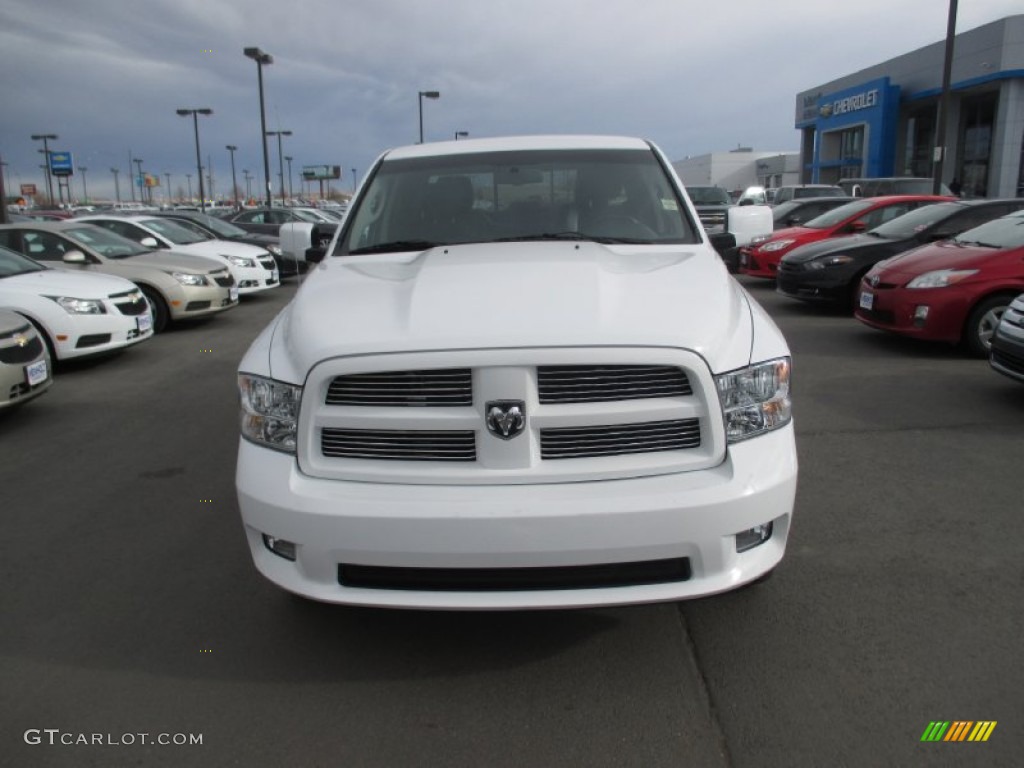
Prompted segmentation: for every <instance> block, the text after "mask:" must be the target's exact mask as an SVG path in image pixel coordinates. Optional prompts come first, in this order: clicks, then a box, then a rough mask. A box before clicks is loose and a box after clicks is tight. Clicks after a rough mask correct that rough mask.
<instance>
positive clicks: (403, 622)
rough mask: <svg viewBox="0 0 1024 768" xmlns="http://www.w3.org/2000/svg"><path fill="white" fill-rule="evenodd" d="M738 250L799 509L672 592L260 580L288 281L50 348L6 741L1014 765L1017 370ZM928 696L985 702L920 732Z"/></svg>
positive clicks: (15, 481)
mask: <svg viewBox="0 0 1024 768" xmlns="http://www.w3.org/2000/svg"><path fill="white" fill-rule="evenodd" d="M742 280H743V281H744V284H745V285H747V286H748V287H749V289H750V291H751V293H752V294H753V295H754V296H755V297H756V298H757V299H758V300H759V301H761V302H762V303H763V304H764V305H765V306H766V308H768V310H769V312H770V313H771V314H772V315H773V317H774V318H775V319H776V322H778V323H779V325H780V326H781V327H782V329H783V331H784V332H785V333H786V335H787V338H788V340H789V343H790V345H791V347H792V350H793V354H794V375H795V385H794V401H795V406H794V411H795V419H796V428H797V434H798V449H799V453H800V461H801V468H800V471H801V475H800V486H799V491H798V497H797V509H796V513H795V515H796V516H795V520H794V530H793V534H792V538H791V540H790V549H789V551H788V554H787V557H786V559H785V560H784V561H783V563H782V565H781V566H780V568H779V569H778V571H777V573H776V574H775V575H774V577H773V578H772V579H770V580H769V581H767V582H766V583H764V584H762V585H759V586H757V587H753V588H749V589H745V590H740V591H738V592H734V593H730V594H727V595H721V596H718V597H714V598H708V599H703V600H698V601H693V602H689V603H684V604H681V605H680V604H665V605H654V606H642V607H635V608H613V609H605V610H583V611H574V612H548V613H544V612H520V613H484V614H463V613H438V612H435V613H427V612H393V611H380V610H367V609H346V608H339V607H335V606H326V605H319V604H314V603H309V602H305V601H302V600H299V599H296V598H292V597H290V596H288V595H286V594H283V593H281V592H280V591H278V590H277V589H276V588H275V587H273V586H271V585H269V584H268V583H266V582H264V581H263V580H262V578H261V577H260V576H258V574H257V573H256V571H255V569H254V568H253V567H252V564H251V562H250V558H249V553H248V550H247V548H246V544H245V541H244V538H243V535H242V529H241V524H240V522H239V519H238V510H237V506H236V503H235V499H234V462H235V453H236V447H237V440H238V437H237V414H236V402H237V397H236V394H235V382H234V372H235V368H236V366H237V363H238V360H239V359H240V358H241V356H242V354H243V352H244V351H245V349H246V347H247V346H248V343H249V341H250V340H251V339H252V337H253V336H254V335H255V334H256V333H257V332H258V331H259V330H260V329H261V328H262V327H263V326H264V325H265V324H266V322H267V321H268V320H269V319H270V318H271V317H272V316H273V315H274V314H275V313H276V312H277V311H278V310H279V309H280V308H281V307H282V306H283V305H284V303H285V302H286V301H287V299H288V297H289V296H290V295H291V293H292V292H293V291H294V282H292V283H291V284H289V283H286V284H285V285H284V286H283V287H282V288H281V289H278V290H276V291H274V292H273V295H270V296H257V297H249V298H246V299H244V300H243V305H242V306H241V307H240V308H238V309H237V310H233V311H231V312H228V313H224V314H223V315H221V316H219V317H216V318H214V319H212V320H211V321H209V322H206V323H203V324H200V325H195V326H190V327H185V328H181V329H175V330H172V331H171V332H169V333H167V334H163V335H161V336H159V337H157V338H155V339H153V340H152V341H150V342H147V343H145V344H142V345H139V346H137V347H135V348H133V349H129V350H128V351H126V352H125V353H124V354H121V355H119V356H117V357H115V358H112V359H108V360H104V361H99V362H96V363H86V364H78V365H74V366H66V367H64V368H62V369H60V370H59V371H58V377H57V380H56V382H55V384H54V386H53V388H52V390H51V391H50V392H49V393H48V394H46V395H44V396H43V397H42V398H40V399H38V400H37V401H35V402H33V403H31V404H29V405H27V406H26V407H25V408H23V409H21V410H20V411H17V412H14V413H10V414H5V415H3V416H0V447H2V455H3V457H4V460H3V462H2V466H0V488H2V489H3V495H2V502H0V508H2V509H3V522H4V527H3V531H4V533H5V534H6V540H5V541H4V546H3V553H4V554H3V560H2V568H3V578H4V582H5V585H6V587H5V589H4V590H3V592H2V596H0V606H2V608H3V617H4V631H3V632H2V633H0V649H2V661H0V664H2V673H3V680H4V684H3V686H2V692H0V722H3V723H4V726H3V732H2V745H3V746H2V748H0V764H4V765H12V766H25V765H34V766H43V765H75V766H80V765H103V766H120V765H147V766H149V765H155V766H184V765H240V766H263V765H275V766H276V765H304V766H313V765H323V766H328V765H330V766H336V765H338V766H340V765H350V766H388V767H389V768H391V767H395V766H474V767H477V766H517V767H522V766H643V767H645V768H646V767H652V766H681V765H692V766H744V767H746V766H751V767H753V766H883V765H884V766H889V765H893V766H896V765H900V766H903V765H950V766H952V765H985V766H1019V765H1020V764H1021V761H1022V758H1021V755H1022V754H1024V695H1022V693H1021V692H1022V691H1024V664H1021V661H1020V649H1021V647H1022V645H1024V610H1022V607H1024V561H1022V557H1021V555H1022V550H1024V548H1022V546H1021V543H1020V539H1019V538H1018V532H1017V530H1016V525H1017V524H1019V520H1020V516H1021V511H1022V508H1024V473H1022V472H1021V460H1020V457H1021V446H1022V445H1024V443H1022V440H1021V434H1022V429H1024V387H1022V386H1021V385H1019V384H1017V383H1015V382H1013V381H1011V380H1009V379H1006V378H1004V377H1001V376H999V375H997V374H995V373H994V372H992V371H991V370H990V369H989V367H988V365H987V363H985V362H983V361H978V360H971V359H968V358H965V357H963V356H961V355H960V354H959V353H957V352H956V351H953V350H950V349H948V348H946V347H943V346H931V345H922V344H918V343H912V342H911V341H908V340H903V339H898V338H895V337H890V336H886V335H884V334H881V333H878V332H875V331H872V330H870V329H868V328H866V327H864V326H862V325H860V324H859V323H857V322H856V321H854V320H853V319H851V318H849V317H846V316H842V315H839V314H835V313H827V312H822V311H820V310H817V309H815V308H809V307H805V306H803V305H800V304H797V303H795V302H792V301H791V300H789V299H786V298H784V297H781V296H778V295H777V294H775V293H774V292H773V290H772V289H771V287H770V286H769V285H768V284H767V283H762V282H759V281H755V280H748V279H745V278H744V279H742ZM936 720H942V721H946V720H949V721H957V720H970V721H980V720H990V721H997V723H998V725H997V726H996V728H995V729H994V731H993V732H992V734H991V737H990V738H989V740H988V741H987V742H985V743H922V742H921V736H922V734H923V732H924V731H925V729H926V727H927V726H928V725H929V723H930V722H931V721H936ZM94 734H99V735H101V736H102V737H103V740H104V743H102V744H94V743H88V744H83V743H82V740H81V738H80V737H86V738H85V740H86V741H87V742H89V741H93V739H92V736H93V735H94ZM141 734H148V735H147V737H146V738H145V739H143V738H141V737H140V735H141ZM161 734H167V735H170V736H171V737H174V736H176V735H179V734H184V735H188V736H189V737H190V738H191V737H194V736H195V735H196V734H199V735H201V740H202V744H173V743H172V744H168V745H162V744H156V743H143V742H144V741H145V742H150V741H151V740H156V739H157V737H158V736H159V735H161ZM129 735H131V737H132V738H131V743H129V739H127V738H126V736H129ZM34 741H38V742H39V743H32V742H34ZM51 741H53V742H54V743H52V744H51V743H50V742H51ZM62 741H64V742H67V741H71V742H72V743H71V744H67V743H61V742H62ZM108 742H112V743H108Z"/></svg>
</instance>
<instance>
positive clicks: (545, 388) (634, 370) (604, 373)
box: [537, 365, 693, 403]
mask: <svg viewBox="0 0 1024 768" xmlns="http://www.w3.org/2000/svg"><path fill="white" fill-rule="evenodd" d="M537 385H538V390H539V391H538V395H539V397H540V402H541V403H592V402H602V401H611V400H638V399H643V398H650V397H686V396H688V395H692V394H693V390H692V388H691V387H690V382H689V379H688V378H687V376H686V373H685V372H684V371H683V370H681V369H679V368H676V367H673V366H668V365H544V366H540V367H539V368H538V369H537Z"/></svg>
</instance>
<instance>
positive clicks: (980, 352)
mask: <svg viewBox="0 0 1024 768" xmlns="http://www.w3.org/2000/svg"><path fill="white" fill-rule="evenodd" d="M1011 301H1013V298H1012V297H1011V296H991V297H989V298H987V299H984V300H983V301H981V302H980V303H979V304H978V305H977V306H976V307H975V308H974V309H973V310H971V314H970V315H968V317H967V323H966V324H965V325H964V333H963V338H962V341H963V345H964V348H965V349H966V350H967V352H968V354H970V355H972V356H974V357H988V353H989V350H990V349H991V348H992V334H994V333H995V330H996V326H997V325H999V318H1001V317H1002V316H1003V312H1005V311H1006V308H1007V307H1008V306H1010V302H1011Z"/></svg>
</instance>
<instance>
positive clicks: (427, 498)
mask: <svg viewBox="0 0 1024 768" xmlns="http://www.w3.org/2000/svg"><path fill="white" fill-rule="evenodd" d="M796 475H797V459H796V447H795V441H794V433H793V425H792V423H790V424H789V425H787V426H786V427H784V428H782V429H779V430H777V431H775V432H771V433H768V434H765V435H762V436H759V437H756V438H753V439H750V440H747V441H744V442H740V443H737V444H734V445H731V446H730V447H729V450H728V453H727V457H726V460H725V461H724V462H723V463H722V464H720V465H719V466H717V467H714V468H712V469H708V470H701V471H693V472H682V473H674V474H667V475H658V476H653V477H641V478H635V479H624V480H608V481H598V482H578V483H547V484H536V485H483V486H481V485H476V486H445V485H440V486H439V485H410V484H397V483H395V484H385V483H362V482H350V481H339V480H322V479H316V478H311V477H308V476H306V475H303V474H302V473H301V472H300V471H299V468H298V464H297V462H296V460H295V457H294V456H291V455H287V454H283V453H278V452H275V451H271V450H268V449H265V448H262V447H259V446H257V445H254V444H252V443H250V442H247V441H245V440H242V441H241V443H240V447H239V457H238V469H237V475H236V484H237V490H238V499H239V505H240V508H241V513H242V520H243V523H244V525H245V532H246V536H247V538H248V542H249V547H250V550H251V553H252V557H253V560H254V562H255V565H256V567H257V569H258V570H259V571H260V572H261V573H262V574H263V575H264V576H265V577H267V578H268V579H269V580H270V581H272V582H274V583H275V584H277V585H278V586H280V587H282V588H284V589H286V590H289V591H291V592H294V593H296V594H299V595H302V596H305V597H308V598H311V599H314V600H321V601H325V602H332V603H344V604H349V605H365V606H380V607H401V608H430V609H517V608H573V607H586V606H596V605H619V604H631V603H648V602H657V601H665V600H677V599H683V598H693V597H701V596H704V595H710V594H715V593H718V592H724V591H727V590H730V589H733V588H735V587H738V586H740V585H742V584H745V583H748V582H750V581H753V580H755V579H757V578H758V577H760V576H762V575H764V574H766V573H767V572H769V571H771V570H772V569H773V568H774V567H775V566H776V565H777V564H778V563H779V561H780V560H781V559H782V556H783V554H784V552H785V548H786V541H787V539H788V536H789V528H790V519H791V515H792V511H793V504H794V498H795V494H796ZM768 523H771V534H770V537H768V538H767V540H765V541H764V542H763V543H760V544H758V545H757V546H754V547H752V548H750V549H747V550H746V551H742V552H738V551H737V534H741V533H744V532H747V531H750V530H752V529H755V528H756V527H757V526H766V525H767V524H768ZM268 542H270V544H276V543H280V542H284V543H285V550H284V551H286V553H287V554H292V556H293V557H294V559H288V558H287V557H283V556H281V554H279V553H276V552H275V551H272V550H271V548H270V546H268ZM665 561H673V562H680V563H685V569H686V571H687V575H686V576H683V577H680V578H676V579H669V580H660V581H656V582H655V583H631V582H630V581H629V580H628V578H626V579H625V583H624V584H622V585H618V584H614V583H608V582H603V583H601V584H600V585H599V586H586V587H579V586H578V585H577V586H574V587H573V588H561V587H559V586H558V585H552V583H551V582H550V579H548V578H545V579H544V580H542V581H543V585H542V586H539V587H538V586H536V585H535V586H532V587H529V588H527V587H522V588H509V587H503V586H497V587H495V586H494V582H493V579H494V578H498V579H499V580H500V574H507V573H520V574H521V573H523V572H524V571H523V570H522V569H537V570H536V571H535V572H536V573H545V574H552V573H554V574H559V573H561V572H563V571H564V572H567V573H572V572H578V571H579V570H581V569H580V568H578V567H587V566H592V567H595V568H599V567H600V566H607V567H610V569H611V570H612V571H613V572H614V570H615V568H616V567H619V566H625V571H629V570H630V569H629V565H630V564H634V565H635V564H638V563H647V562H665ZM348 566H356V567H357V568H358V567H359V566H369V567H370V568H369V570H370V571H372V572H374V573H378V574H384V575H385V580H386V581H387V583H386V585H381V584H377V585H373V586H352V585H351V584H349V583H343V582H345V581H346V580H345V578H344V577H343V575H342V574H343V572H345V569H346V568H347V567H348ZM574 567H575V568H574ZM583 570H586V569H585V568H584V569H583ZM606 570H607V568H606ZM625 571H624V572H625ZM410 573H414V574H427V575H428V576H430V575H431V574H444V575H445V578H446V579H448V582H447V586H445V587H442V588H437V587H436V586H435V587H430V588H422V587H419V586H416V585H415V584H414V583H409V584H403V583H401V579H402V576H403V575H405V574H410ZM453 573H454V574H455V579H456V581H455V582H454V583H453V582H452V581H451V577H452V574H453ZM462 574H465V576H466V580H465V584H466V588H465V589H462V588H461V587H460V586H459V581H458V578H459V577H460V576H461V575H462ZM481 574H484V575H485V576H486V577H485V578H483V579H481V578H479V577H480V576H481ZM496 574H497V575H498V576H496ZM554 578H556V579H557V575H556V576H555V577H554ZM427 581H428V582H430V581H431V580H430V579H429V578H428V580H427ZM641 581H642V580H641ZM489 582H490V586H488V583H489Z"/></svg>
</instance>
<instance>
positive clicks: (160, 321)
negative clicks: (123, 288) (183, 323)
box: [139, 285, 170, 333]
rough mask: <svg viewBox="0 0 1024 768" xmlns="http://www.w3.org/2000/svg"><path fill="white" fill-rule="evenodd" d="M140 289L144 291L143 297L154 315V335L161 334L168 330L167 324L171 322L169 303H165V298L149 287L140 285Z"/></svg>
mask: <svg viewBox="0 0 1024 768" xmlns="http://www.w3.org/2000/svg"><path fill="white" fill-rule="evenodd" d="M139 288H141V289H142V295H143V296H145V297H146V303H147V304H149V311H150V312H152V313H153V333H160V332H161V331H163V330H164V329H165V328H167V323H168V321H169V320H170V312H168V310H167V302H165V301H164V298H163V296H161V295H160V294H159V293H157V292H156V291H155V290H154V289H152V288H150V287H149V286H148V285H140V286H139Z"/></svg>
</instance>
